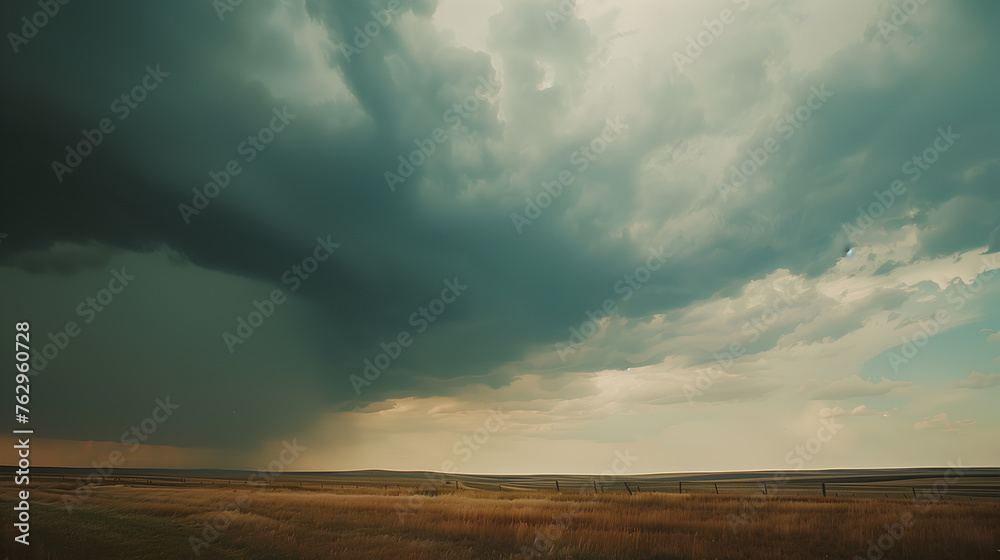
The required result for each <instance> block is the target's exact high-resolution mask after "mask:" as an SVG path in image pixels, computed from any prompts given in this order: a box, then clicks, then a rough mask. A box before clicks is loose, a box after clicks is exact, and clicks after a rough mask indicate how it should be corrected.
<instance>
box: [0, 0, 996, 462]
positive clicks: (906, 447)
mask: <svg viewBox="0 0 1000 560" xmlns="http://www.w3.org/2000/svg"><path fill="white" fill-rule="evenodd" d="M40 10H41V8H40V7H39V5H38V4H36V3H32V2H7V3H5V4H4V5H3V7H2V8H0V21H3V24H4V25H3V28H4V30H5V31H6V32H7V33H6V37H7V40H8V41H7V42H8V45H6V46H5V47H4V48H3V49H0V51H3V53H2V55H0V64H2V71H3V74H4V76H5V80H4V84H3V86H2V88H0V102H2V104H3V107H4V108H5V110H4V111H3V112H2V114H0V119H2V123H0V124H2V129H3V131H4V132H3V134H4V135H5V137H6V138H5V140H4V154H3V162H4V164H3V170H4V171H3V172H4V174H5V176H6V177H5V184H6V185H7V186H6V189H5V190H6V200H5V202H4V204H3V206H2V207H0V217H2V219H0V233H2V234H3V235H2V236H0V287H2V293H3V304H2V306H0V323H2V324H3V325H6V326H5V327H4V328H9V329H10V330H9V331H8V332H10V333H13V332H14V330H13V327H12V325H13V324H14V323H17V322H22V321H27V322H29V323H30V333H31V344H32V361H31V364H32V368H33V375H32V377H31V388H32V391H31V403H32V406H31V426H32V428H33V429H34V430H35V434H34V436H33V437H34V438H35V440H36V441H35V446H34V447H33V456H34V461H35V463H36V464H44V465H50V466H82V467H87V466H90V465H92V464H93V463H94V462H97V463H100V462H101V461H103V460H105V459H107V457H108V456H109V454H110V453H112V451H114V450H119V451H120V452H122V453H123V454H124V457H125V464H124V465H123V466H126V467H169V468H236V469H248V470H255V469H258V468H262V467H265V466H266V465H268V464H269V461H271V460H272V459H274V458H275V457H276V456H278V454H279V453H280V452H281V450H282V449H283V448H287V446H288V445H294V446H297V448H301V449H304V451H303V452H302V453H301V454H298V456H297V458H296V459H295V461H294V462H293V463H292V464H291V465H289V466H288V468H289V469H290V470H347V469H368V468H380V469H406V470H446V471H451V470H454V471H459V472H468V473H546V472H559V473H600V472H603V471H606V470H608V469H609V468H612V467H611V465H613V464H615V463H614V461H615V459H616V458H620V457H622V456H625V457H628V458H629V460H628V461H625V462H626V463H627V469H628V472H629V473H648V472H674V471H723V470H749V469H776V470H791V469H798V468H807V469H813V468H816V469H818V468H840V467H843V468H864V467H906V466H942V465H947V464H948V463H949V461H951V462H955V463H959V464H962V465H978V466H996V465H997V464H998V463H1000V448H998V447H997V446H996V442H997V441H998V438H1000V409H998V408H997V407H996V404H995V403H996V399H997V397H998V394H1000V393H998V392H1000V388H998V387H1000V274H998V273H997V269H1000V218H998V216H1000V153H998V146H1000V145H998V141H997V137H996V130H997V125H998V124H1000V110H998V105H997V103H996V100H997V99H998V93H1000V75H998V74H997V73H996V72H995V71H993V70H991V69H993V68H995V66H996V60H998V58H1000V38H998V37H997V35H996V32H995V22H996V21H997V18H998V17H1000V6H998V5H997V4H996V3H995V2H989V1H986V0H982V1H975V0H963V1H957V2H943V1H938V0H928V1H926V2H922V3H920V2H916V0H909V1H907V2H895V3H893V2H885V1H881V2H878V1H876V2H872V1H870V0H844V1H842V2H836V3H831V2H819V1H816V0H713V1H701V0H670V1H663V0H658V1H653V0H630V1H627V2H626V1H620V0H619V1H612V0H586V1H584V0H579V1H578V2H576V3H575V4H574V3H573V2H569V0H565V1H563V2H557V1H552V0H545V1H543V0H482V1H477V2H467V1H463V0H377V1H376V0H372V1H367V0H366V1H361V0H338V1H333V0H323V1H320V0H282V1H275V2H253V3H251V2H243V3H237V2H232V3H230V2H228V0H220V1H216V2H213V1H209V0H176V1H172V2H154V3H121V2H90V3H86V4H84V3H69V4H66V5H60V6H59V8H58V12H57V13H55V14H54V15H51V14H44V13H43V14H42V15H37V14H38V13H39V11H40ZM22 18H25V19H22ZM33 22H34V23H33ZM6 356H7V357H5V358H4V359H5V360H7V361H9V362H10V361H13V360H14V356H13V354H8V355H6ZM8 388H9V389H10V391H11V394H13V390H14V387H13V383H8ZM0 440H3V445H5V446H6V444H7V442H12V439H11V437H10V436H6V435H3V436H0ZM11 462H13V460H11ZM617 464H618V465H619V466H620V465H621V463H620V462H619V463H617ZM615 468H618V467H615ZM618 474H623V473H618Z"/></svg>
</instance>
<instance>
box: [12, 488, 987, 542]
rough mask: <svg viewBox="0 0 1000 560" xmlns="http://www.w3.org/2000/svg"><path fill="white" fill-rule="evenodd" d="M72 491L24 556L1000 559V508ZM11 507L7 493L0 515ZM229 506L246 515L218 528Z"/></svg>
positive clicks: (36, 510) (356, 492)
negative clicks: (879, 551) (875, 549)
mask: <svg viewBox="0 0 1000 560" xmlns="http://www.w3.org/2000/svg"><path fill="white" fill-rule="evenodd" d="M73 488H74V486H71V485H69V484H58V483H54V484H46V485H44V486H43V487H41V488H36V489H34V490H33V491H32V500H33V501H32V505H31V513H32V531H31V541H32V545H31V546H30V548H29V550H28V551H27V552H28V554H26V555H25V554H23V553H24V552H26V551H22V550H18V551H17V552H18V553H19V554H18V555H17V556H15V557H17V558H21V557H24V558H46V559H88V558H102V559H103V558H136V559H153V558H196V557H200V558H207V559H217V558H224V559H259V558H268V559H284V558H289V559H292V558H296V559H298V558H303V559H314V558H315V559H319V558H323V559H327V558H338V559H339V558H343V559H365V558H373V559H374V558H378V559H383V558H389V559H396V560H404V559H427V560H430V559H436V560H440V559H444V560H458V559H465V558H488V559H498V560H500V559H503V560H507V559H514V558H524V557H525V555H524V554H523V553H522V550H523V549H524V548H523V547H527V548H528V549H530V548H531V547H532V546H533V545H535V544H537V547H536V552H537V554H536V556H535V558H553V559H555V558H560V559H561V558H583V559H588V558H593V559H597V558H601V559H605V558H607V559H633V558H636V559H638V558H660V559H706V558H707V559H720V560H721V559H732V560H736V559H756V558H768V559H796V558H803V559H806V558H808V559H817V558H838V559H840V558H843V559H851V558H854V556H855V555H858V556H860V557H865V556H866V549H867V548H868V546H869V545H868V544H867V541H869V540H870V539H871V540H877V539H878V538H879V537H880V536H882V535H883V534H884V533H885V532H886V529H885V528H884V525H886V524H888V525H892V524H895V523H898V522H899V521H900V520H901V519H902V516H903V515H904V514H905V513H907V512H910V513H911V514H912V515H913V518H914V524H913V525H912V526H911V527H909V528H907V529H906V530H905V534H904V536H903V537H902V538H901V539H899V540H898V542H895V543H893V545H892V547H891V549H890V550H889V551H888V553H886V554H885V555H884V558H886V559H897V558H898V559H903V558H928V559H935V560H938V559H941V560H944V559H956V560H967V559H974V558H988V559H992V560H996V559H998V558H1000V552H998V551H997V549H998V548H1000V529H998V527H1000V504H997V503H983V502H979V503H968V502H958V501H948V502H937V503H927V502H923V503H921V504H916V503H913V502H910V501H905V500H884V499H883V500H873V499H837V498H829V499H824V498H803V497H780V496H779V497H771V498H768V499H766V501H759V498H758V503H757V504H756V506H757V509H756V512H755V514H754V515H752V516H751V518H750V519H749V520H748V521H747V523H746V524H744V525H742V526H740V527H739V529H738V530H737V531H736V532H734V531H733V530H732V528H731V526H730V523H729V522H728V521H727V515H739V514H740V512H741V508H742V507H743V506H745V505H746V504H747V503H748V497H746V496H734V495H721V496H715V495H706V494H685V495H678V494H658V493H644V494H638V495H636V496H628V495H626V494H621V493H615V494H611V493H608V494H600V495H593V494H586V495H585V494H580V493H578V492H576V491H570V492H564V493H561V494H556V493H548V494H539V493H537V492H536V493H529V492H508V491H505V492H502V493H501V492H487V491H482V490H468V491H463V492H458V493H456V492H454V491H451V492H442V493H440V494H439V495H438V496H436V497H433V498H432V497H414V496H412V495H411V494H410V492H409V491H407V490H395V489H393V490H380V489H377V488H361V489H353V488H352V489H343V490H341V489H334V490H330V489H327V490H325V491H321V492H320V491H299V490H294V489H268V490H252V489H247V488H246V487H241V488H219V487H197V486H194V487H155V486H154V487H131V486H106V487H100V488H94V490H93V494H92V495H91V497H89V498H87V499H86V500H85V501H84V502H83V503H82V504H79V505H78V506H77V507H76V508H75V509H74V511H73V513H72V514H70V513H68V512H67V511H66V510H65V509H64V508H63V507H62V503H63V502H62V496H64V495H66V494H67V493H68V492H69V491H70V490H72V489H73ZM13 499H14V492H13V489H12V488H10V487H9V486H8V487H3V488H0V507H2V508H3V509H4V510H6V511H10V510H11V508H12V507H13ZM923 504H927V505H926V506H925V505H923ZM226 507H229V508H231V509H235V508H238V510H235V511H233V512H232V513H231V514H230V515H229V518H228V520H227V521H226V522H225V523H223V519H224V516H223V514H222V513H221V511H222V508H226ZM400 509H402V510H407V509H409V510H410V513H409V514H406V515H405V516H403V517H405V521H404V519H403V517H401V516H400V514H399V510H400ZM213 520H214V521H218V522H219V523H220V524H224V525H227V526H226V527H225V528H223V529H222V530H221V531H219V532H218V535H217V537H216V538H215V539H214V540H212V542H210V544H208V545H207V546H203V547H201V548H200V551H199V552H200V556H195V554H194V552H193V550H192V548H191V546H190V544H189V539H190V538H191V537H202V538H206V537H207V538H208V539H210V538H211V537H212V534H213V533H212V531H211V530H209V531H208V532H206V533H203V531H204V530H205V523H206V522H207V523H211V522H212V521H213ZM0 532H2V533H3V535H2V539H3V549H5V550H6V549H9V548H11V547H12V546H14V545H12V544H11V543H12V542H13V536H14V530H13V527H12V526H11V525H10V524H9V523H8V524H5V525H4V528H3V530H2V531H0ZM539 534H542V535H543V537H542V538H538V535H539ZM546 534H547V535H548V537H544V535H546ZM536 539H537V541H536ZM546 541H549V542H546ZM550 543H551V545H550ZM17 546H18V547H20V546H21V545H17ZM539 550H540V551H539Z"/></svg>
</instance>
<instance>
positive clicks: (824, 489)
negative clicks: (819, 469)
mask: <svg viewBox="0 0 1000 560" xmlns="http://www.w3.org/2000/svg"><path fill="white" fill-rule="evenodd" d="M822 484H823V497H824V498H825V497H826V483H825V482H823V483H822Z"/></svg>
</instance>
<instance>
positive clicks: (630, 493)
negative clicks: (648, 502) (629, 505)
mask: <svg viewBox="0 0 1000 560" xmlns="http://www.w3.org/2000/svg"><path fill="white" fill-rule="evenodd" d="M622 484H624V485H625V489H626V490H628V495H629V496H631V495H632V490H631V489H630V488H629V487H628V482H625V481H624V480H623V481H622Z"/></svg>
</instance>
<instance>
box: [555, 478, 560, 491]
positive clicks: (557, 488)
mask: <svg viewBox="0 0 1000 560" xmlns="http://www.w3.org/2000/svg"><path fill="white" fill-rule="evenodd" d="M556 492H560V490H559V481H558V480H557V481H556Z"/></svg>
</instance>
